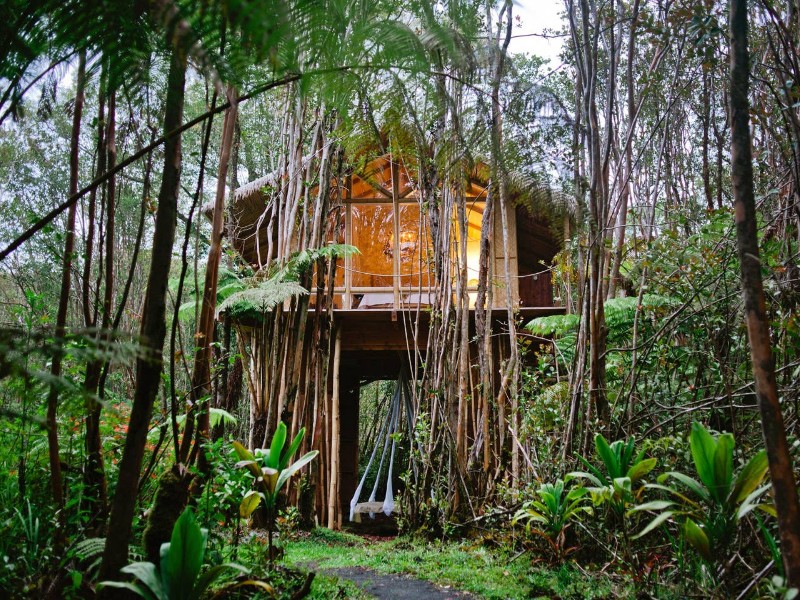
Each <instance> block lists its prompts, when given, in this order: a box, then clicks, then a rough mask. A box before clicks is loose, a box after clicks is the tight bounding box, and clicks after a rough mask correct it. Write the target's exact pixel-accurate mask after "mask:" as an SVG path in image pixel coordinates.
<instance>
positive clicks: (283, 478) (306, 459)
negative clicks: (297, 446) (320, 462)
mask: <svg viewBox="0 0 800 600" xmlns="http://www.w3.org/2000/svg"><path fill="white" fill-rule="evenodd" d="M317 454H319V451H318V450H313V451H311V452H309V453H307V454H305V455H303V456H302V457H301V458H299V459H298V460H296V461H295V462H293V463H292V464H291V465H290V466H288V467H286V468H285V469H284V470H283V471H281V474H280V476H279V477H278V483H277V485H276V486H275V493H276V494H277V493H278V492H279V491H280V490H281V488H282V487H283V484H284V483H286V482H287V481H288V480H289V478H290V477H291V476H292V475H294V474H295V473H297V471H299V470H300V469H302V468H303V467H304V466H306V465H307V464H308V463H310V462H311V461H312V460H314V459H315V458H316V457H317Z"/></svg>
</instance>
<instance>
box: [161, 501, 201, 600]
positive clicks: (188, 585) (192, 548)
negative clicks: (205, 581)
mask: <svg viewBox="0 0 800 600" xmlns="http://www.w3.org/2000/svg"><path fill="white" fill-rule="evenodd" d="M205 551H206V533H205V532H204V531H202V530H201V529H200V526H199V525H198V524H197V521H196V520H195V518H194V514H192V511H191V510H190V509H189V508H187V509H186V510H184V511H183V513H182V514H181V516H180V517H178V521H177V522H176V523H175V527H174V528H173V529H172V538H171V540H170V545H169V553H168V554H167V557H166V558H167V560H166V571H165V573H164V574H163V575H166V578H167V581H168V590H169V597H170V598H181V597H185V594H186V593H187V592H188V591H189V590H191V589H192V588H194V582H195V580H196V579H197V576H198V575H199V574H200V569H201V568H202V566H203V556H204V555H205Z"/></svg>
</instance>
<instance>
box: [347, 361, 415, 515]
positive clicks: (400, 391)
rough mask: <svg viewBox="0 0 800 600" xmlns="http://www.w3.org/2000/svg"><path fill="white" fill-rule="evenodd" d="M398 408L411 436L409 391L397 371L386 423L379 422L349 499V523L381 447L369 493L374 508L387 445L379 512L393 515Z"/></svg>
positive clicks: (412, 420) (404, 379) (411, 416)
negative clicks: (365, 465)
mask: <svg viewBox="0 0 800 600" xmlns="http://www.w3.org/2000/svg"><path fill="white" fill-rule="evenodd" d="M401 405H405V416H406V426H407V427H408V431H409V435H411V434H412V433H413V431H414V430H413V423H414V413H413V409H412V403H411V389H410V388H409V385H408V378H407V377H406V374H405V369H401V370H400V376H399V377H398V378H397V386H396V387H395V390H394V394H393V395H392V401H391V404H390V405H389V411H388V413H387V415H386V420H385V421H384V422H383V425H381V429H380V432H379V433H378V437H377V438H375V447H374V448H373V449H372V454H371V455H370V457H369V462H367V468H366V469H364V474H363V475H362V476H361V481H359V482H358V487H357V488H356V493H355V494H354V495H353V499H352V500H350V520H351V521H352V520H353V517H354V516H355V514H356V507H357V505H358V499H359V498H360V496H361V491H362V489H363V488H364V482H365V481H366V479H367V475H369V473H370V469H372V465H373V463H374V462H375V457H376V456H377V454H378V447H380V446H381V445H382V446H383V451H382V452H381V459H380V462H379V464H378V472H377V473H376V475H375V484H374V485H373V486H372V492H371V493H370V495H369V500H368V504H370V505H373V506H374V504H376V500H375V496H376V494H377V492H378V484H379V482H380V479H381V473H382V472H383V465H384V463H385V462H386V453H387V451H389V442H391V451H390V452H389V468H388V470H387V473H386V496H385V498H384V500H383V505H382V507H381V510H382V511H383V513H384V514H385V515H386V516H387V517H388V516H389V515H391V514H392V512H394V509H395V504H394V489H393V486H392V475H393V474H394V455H395V451H396V449H397V436H395V435H394V434H395V433H397V432H398V431H400V412H401ZM415 470H416V465H415ZM415 474H416V473H415ZM369 516H370V517H371V518H373V519H374V518H375V513H374V512H372V511H370V513H369Z"/></svg>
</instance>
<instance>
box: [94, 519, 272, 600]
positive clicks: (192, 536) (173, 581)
mask: <svg viewBox="0 0 800 600" xmlns="http://www.w3.org/2000/svg"><path fill="white" fill-rule="evenodd" d="M207 541H208V531H207V530H206V529H201V528H200V526H199V525H198V524H197V520H196V519H195V517H194V514H193V513H192V511H191V510H190V509H188V508H187V509H186V510H184V511H183V513H182V514H181V516H180V517H179V518H178V521H177V522H176V523H175V527H174V528H173V530H172V539H171V541H169V542H166V543H164V544H162V545H161V564H160V565H159V566H156V565H155V564H153V563H151V562H136V563H131V564H129V565H128V566H126V567H123V568H122V573H126V574H128V575H133V577H135V578H136V579H137V580H138V581H137V582H135V583H131V582H127V581H103V582H102V583H101V584H100V585H101V586H105V587H113V588H120V589H127V590H130V591H132V592H134V593H135V594H137V595H139V596H141V597H142V598H146V599H147V600H194V599H196V598H201V597H202V596H203V595H204V594H205V593H206V591H207V590H208V589H209V588H210V587H211V585H212V584H214V583H215V582H217V580H219V578H220V577H221V576H222V575H224V574H225V573H229V572H230V571H240V572H242V573H247V572H248V571H247V569H245V568H244V567H242V566H241V565H237V564H234V563H225V564H221V565H216V566H213V567H211V568H210V569H208V570H207V571H206V572H205V573H203V574H202V575H200V571H201V569H202V568H203V558H204V557H205V553H206V542H207ZM243 586H251V587H257V588H260V589H262V590H264V591H266V592H268V593H269V594H273V593H274V590H273V588H272V586H270V585H269V584H267V583H265V582H263V581H259V580H255V579H248V580H246V581H237V582H234V583H231V584H229V585H228V586H226V588H225V589H228V590H231V589H234V588H239V587H243Z"/></svg>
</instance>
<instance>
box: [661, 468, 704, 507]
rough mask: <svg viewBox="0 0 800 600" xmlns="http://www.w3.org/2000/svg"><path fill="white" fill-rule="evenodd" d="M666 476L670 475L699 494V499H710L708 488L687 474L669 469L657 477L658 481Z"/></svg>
mask: <svg viewBox="0 0 800 600" xmlns="http://www.w3.org/2000/svg"><path fill="white" fill-rule="evenodd" d="M668 477H672V478H673V479H677V480H678V481H680V482H681V483H682V484H683V485H685V486H686V487H688V488H689V489H690V490H691V491H693V492H694V493H695V494H697V495H698V496H700V498H701V499H703V500H705V501H708V500H710V497H709V495H708V490H707V489H706V488H704V487H703V486H702V485H700V483H699V482H698V481H696V480H694V479H692V478H691V477H689V476H688V475H684V474H683V473H679V472H677V471H670V472H669V473H664V474H663V475H661V476H659V478H658V479H659V481H664V480H666V479H667V478H668Z"/></svg>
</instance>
